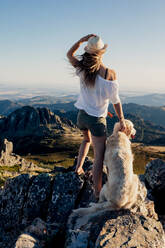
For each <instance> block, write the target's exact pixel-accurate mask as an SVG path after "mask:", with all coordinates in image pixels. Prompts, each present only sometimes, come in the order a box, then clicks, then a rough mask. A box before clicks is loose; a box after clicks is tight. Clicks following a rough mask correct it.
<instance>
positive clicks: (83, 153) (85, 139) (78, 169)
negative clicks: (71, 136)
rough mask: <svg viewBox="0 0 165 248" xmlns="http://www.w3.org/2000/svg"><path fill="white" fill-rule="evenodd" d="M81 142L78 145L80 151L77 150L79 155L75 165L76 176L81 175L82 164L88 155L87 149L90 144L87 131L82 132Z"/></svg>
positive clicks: (89, 136) (89, 135)
mask: <svg viewBox="0 0 165 248" xmlns="http://www.w3.org/2000/svg"><path fill="white" fill-rule="evenodd" d="M83 136H84V137H83V141H82V143H81V145H80V149H79V154H78V158H77V165H76V170H75V172H76V173H77V174H81V173H83V172H84V171H83V168H82V166H83V164H84V160H85V158H86V156H87V154H88V151H89V147H90V144H91V134H90V131H89V130H85V131H83Z"/></svg>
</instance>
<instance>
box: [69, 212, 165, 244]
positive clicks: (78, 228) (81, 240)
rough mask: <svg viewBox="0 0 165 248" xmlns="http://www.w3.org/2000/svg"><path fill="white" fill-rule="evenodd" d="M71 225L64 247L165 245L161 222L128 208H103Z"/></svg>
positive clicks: (74, 221) (73, 221)
mask: <svg viewBox="0 0 165 248" xmlns="http://www.w3.org/2000/svg"><path fill="white" fill-rule="evenodd" d="M69 225H70V228H68V231H67V238H66V243H65V248H74V247H76V248H77V247H79V248H87V247H88V248H96V247H97V248H101V247H102V248H103V247H104V248H109V247H112V248H121V247H123V248H124V247H127V248H132V247H150V248H158V247H161V248H164V247H165V243H164V231H163V228H162V225H161V223H160V222H158V221H157V220H155V219H154V218H150V217H147V216H145V217H144V216H143V215H141V214H138V213H136V214H135V213H131V212H130V211H128V210H120V211H108V210H102V211H99V212H97V213H93V214H92V215H90V216H84V219H81V220H80V219H79V220H78V219H74V218H73V219H72V221H71V222H70V224H69Z"/></svg>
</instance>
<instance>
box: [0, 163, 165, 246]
mask: <svg viewBox="0 0 165 248" xmlns="http://www.w3.org/2000/svg"><path fill="white" fill-rule="evenodd" d="M155 163H156V162H155ZM91 164H92V162H91V161H89V160H88V159H86V162H85V171H86V173H85V175H81V176H78V175H77V174H75V173H74V172H73V171H72V170H73V169H74V166H73V167H72V168H70V169H69V170H63V171H62V169H61V172H60V169H59V170H58V172H57V170H54V171H52V172H51V173H42V174H40V175H33V176H30V175H29V174H23V175H19V176H18V177H15V178H12V179H8V180H7V181H6V183H5V186H4V188H3V190H1V191H0V219H1V222H0V247H1V248H4V247H5V248H9V247H10V248H11V247H16V248H25V247H29V248H32V247H40V248H42V247H43V248H44V247H60V248H62V247H65V248H87V247H88V248H99V247H102V248H103V247H104V248H105V247H106V248H109V247H112V248H113V247H114V248H119V247H122V248H126V247H127V248H132V247H144V248H158V247H159V248H164V247H165V243H164V231H163V228H162V224H161V222H160V221H159V219H158V216H157V214H156V213H155V211H154V204H153V201H150V200H148V199H146V190H145V188H144V186H143V187H141V188H139V196H138V199H137V202H136V205H135V206H134V207H133V208H132V209H131V210H120V211H110V210H108V209H102V210H100V211H98V212H95V213H93V214H92V215H88V216H85V217H84V218H81V216H74V214H71V213H72V210H73V209H77V208H79V207H88V206H89V203H90V202H91V201H95V199H94V196H93V186H92V180H91ZM104 178H106V177H104ZM140 179H141V180H144V181H145V180H146V179H145V175H144V176H141V177H140ZM104 181H105V179H104ZM91 196H93V199H92V197H91Z"/></svg>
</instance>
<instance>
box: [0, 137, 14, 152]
mask: <svg viewBox="0 0 165 248" xmlns="http://www.w3.org/2000/svg"><path fill="white" fill-rule="evenodd" d="M0 152H1V156H2V152H3V153H4V154H6V156H7V155H11V153H12V152H13V143H12V142H10V141H8V140H7V139H4V140H3V141H2V143H1V146H0Z"/></svg>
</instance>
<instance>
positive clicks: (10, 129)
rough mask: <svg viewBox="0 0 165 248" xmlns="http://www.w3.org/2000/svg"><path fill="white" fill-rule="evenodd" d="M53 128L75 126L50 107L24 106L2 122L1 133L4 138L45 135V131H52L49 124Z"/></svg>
mask: <svg viewBox="0 0 165 248" xmlns="http://www.w3.org/2000/svg"><path fill="white" fill-rule="evenodd" d="M48 125H52V127H53V129H57V130H64V129H65V127H67V128H73V127H74V128H75V125H73V123H72V122H71V121H68V120H66V119H65V118H63V119H61V118H60V117H59V116H57V115H55V114H54V113H52V112H51V111H50V110H49V109H48V108H34V107H31V106H24V107H22V108H19V109H17V110H15V111H14V112H12V113H11V114H9V115H8V117H6V118H4V119H2V120H1V122H0V135H1V137H2V138H5V137H6V138H10V139H13V138H14V137H26V136H30V135H32V136H34V135H36V136H43V135H45V132H46V133H47V134H48V133H50V130H49V126H48Z"/></svg>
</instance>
